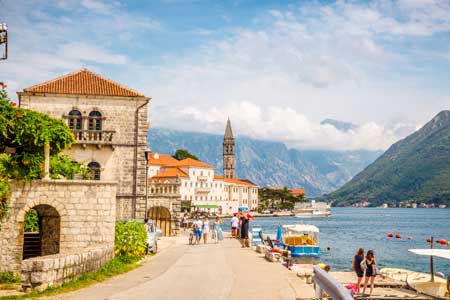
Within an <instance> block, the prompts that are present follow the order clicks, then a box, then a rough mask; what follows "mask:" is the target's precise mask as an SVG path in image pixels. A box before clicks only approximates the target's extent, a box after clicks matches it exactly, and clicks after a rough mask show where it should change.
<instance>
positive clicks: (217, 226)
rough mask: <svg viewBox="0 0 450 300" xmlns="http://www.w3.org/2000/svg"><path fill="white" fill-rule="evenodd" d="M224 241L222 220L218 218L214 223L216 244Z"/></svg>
mask: <svg viewBox="0 0 450 300" xmlns="http://www.w3.org/2000/svg"><path fill="white" fill-rule="evenodd" d="M222 239H223V234H222V220H221V219H220V218H219V217H218V216H217V217H216V220H215V221H214V241H215V242H216V244H217V243H218V242H219V241H221V240H222Z"/></svg>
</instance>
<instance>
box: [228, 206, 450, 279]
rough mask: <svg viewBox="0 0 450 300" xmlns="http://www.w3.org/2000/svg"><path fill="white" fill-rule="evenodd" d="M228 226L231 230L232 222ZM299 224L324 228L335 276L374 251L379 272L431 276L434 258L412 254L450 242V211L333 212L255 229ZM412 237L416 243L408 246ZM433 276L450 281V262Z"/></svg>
mask: <svg viewBox="0 0 450 300" xmlns="http://www.w3.org/2000/svg"><path fill="white" fill-rule="evenodd" d="M224 223H225V224H224V225H225V226H226V227H228V226H229V222H228V221H225V222H224ZM297 223H304V224H311V225H315V226H317V227H318V228H319V230H320V238H319V243H320V248H321V251H322V256H321V259H320V260H321V261H323V262H326V263H328V264H329V265H330V266H331V268H332V270H335V271H350V270H351V264H352V259H353V256H354V255H355V254H356V251H357V249H358V248H359V247H362V248H364V250H366V251H367V250H369V249H372V250H374V252H375V256H376V259H377V262H378V265H379V267H380V268H383V267H390V268H404V269H410V270H415V271H419V272H429V270H430V259H429V257H428V256H419V255H416V254H413V253H410V252H408V249H412V248H420V249H422V248H429V247H430V246H429V244H428V243H427V242H426V240H427V239H428V238H430V237H431V236H433V237H434V239H435V240H440V239H445V240H447V241H450V209H419V208H417V209H407V208H405V209H403V208H332V216H331V217H328V218H301V219H300V218H296V217H267V218H256V219H255V220H254V221H252V222H251V223H250V224H251V225H250V226H251V227H261V228H262V229H263V232H264V233H272V234H273V233H276V229H277V226H278V224H282V225H287V224H297ZM389 233H393V234H394V236H395V234H397V233H398V234H401V236H402V239H396V238H388V237H387V235H388V234H389ZM409 236H410V237H412V240H408V237H409ZM434 247H435V248H438V249H449V250H450V246H441V245H439V244H434ZM328 248H329V250H327V249H328ZM434 270H435V272H443V273H444V274H445V275H446V276H448V275H450V260H446V259H443V258H434Z"/></svg>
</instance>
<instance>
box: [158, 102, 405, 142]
mask: <svg viewBox="0 0 450 300" xmlns="http://www.w3.org/2000/svg"><path fill="white" fill-rule="evenodd" d="M165 115H172V116H173V115H177V116H178V117H177V118H175V119H174V118H170V119H167V118H165ZM228 116H231V120H232V124H233V126H234V129H235V132H237V133H238V134H240V135H248V136H251V137H254V138H257V139H269V140H272V139H274V137H276V139H277V140H278V141H282V142H284V143H286V145H288V146H290V147H293V148H301V149H305V148H306V149H308V148H310V149H333V150H355V149H369V150H384V149H386V148H387V147H389V146H390V145H391V144H392V143H394V142H395V141H397V140H398V139H399V136H398V135H397V132H396V131H397V130H399V128H400V127H397V128H385V127H383V126H380V125H378V124H376V123H374V122H368V123H365V124H362V125H360V126H357V127H356V129H355V130H349V131H347V132H343V131H340V130H338V129H336V128H335V127H333V126H331V125H321V124H320V123H316V122H313V121H312V120H310V119H309V118H308V117H306V116H305V115H303V114H301V113H299V112H297V111H295V110H294V109H292V108H289V107H284V108H283V107H279V106H268V107H262V106H260V105H257V104H255V103H251V102H245V101H244V102H239V103H237V102H233V103H229V104H227V105H226V106H225V107H216V106H214V107H210V108H207V109H205V110H204V109H197V108H193V107H173V108H172V109H169V110H168V111H165V114H164V115H155V116H153V119H154V121H155V122H160V121H163V122H164V124H165V125H167V126H168V127H175V128H183V129H184V130H193V131H198V128H199V127H201V128H202V130H203V131H206V132H209V133H219V134H222V133H223V130H224V120H226V119H227V117H228ZM218 120H221V121H218ZM236 129H238V130H236ZM402 137H403V136H402Z"/></svg>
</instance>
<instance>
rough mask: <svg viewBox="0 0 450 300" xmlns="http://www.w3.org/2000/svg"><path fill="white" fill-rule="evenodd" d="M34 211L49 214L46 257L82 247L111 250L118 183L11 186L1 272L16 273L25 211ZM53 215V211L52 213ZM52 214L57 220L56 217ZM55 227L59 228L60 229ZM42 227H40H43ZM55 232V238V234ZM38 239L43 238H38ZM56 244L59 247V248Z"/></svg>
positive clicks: (1, 232) (1, 233) (1, 238)
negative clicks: (49, 254)
mask: <svg viewBox="0 0 450 300" xmlns="http://www.w3.org/2000/svg"><path fill="white" fill-rule="evenodd" d="M34 207H37V208H38V209H37V210H38V212H39V211H40V210H41V209H42V208H44V211H47V212H50V211H52V210H51V209H50V208H49V207H51V208H52V209H53V210H54V212H52V213H49V214H47V216H46V217H48V220H47V225H48V226H47V228H48V229H45V228H43V229H44V231H45V232H42V233H41V236H42V238H45V237H46V236H47V237H48V239H50V241H51V244H50V245H47V246H44V245H43V247H44V249H46V251H47V253H51V254H55V251H56V250H55V249H57V247H59V253H60V254H65V253H72V252H73V251H76V250H80V249H83V248H85V247H92V246H102V247H106V248H110V247H113V246H114V228H115V219H116V183H115V182H105V181H93V180H36V181H33V182H31V183H23V182H15V183H13V184H12V185H11V200H10V205H9V212H8V216H7V217H6V218H5V219H4V220H3V221H2V222H1V224H0V226H1V229H0V272H5V271H12V272H15V273H19V272H20V270H21V263H22V251H23V242H24V239H23V223H24V218H25V213H26V212H27V211H28V210H30V209H31V208H34ZM55 212H56V213H55ZM56 214H58V215H59V218H56ZM58 224H59V226H60V227H59V228H57V227H58ZM43 225H44V224H43ZM58 232H59V241H58V240H57V238H58V235H56V238H55V233H58ZM42 238H41V239H42ZM58 243H59V244H58Z"/></svg>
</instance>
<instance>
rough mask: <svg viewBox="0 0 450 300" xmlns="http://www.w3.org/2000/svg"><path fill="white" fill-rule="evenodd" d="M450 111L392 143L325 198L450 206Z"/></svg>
mask: <svg viewBox="0 0 450 300" xmlns="http://www.w3.org/2000/svg"><path fill="white" fill-rule="evenodd" d="M449 158H450V111H448V110H447V111H442V112H440V113H439V114H438V115H436V116H435V117H434V118H433V119H432V120H431V121H430V122H428V123H427V124H425V126H423V127H422V128H421V129H420V130H418V131H416V132H414V133H413V134H411V135H409V136H408V137H406V138H404V139H402V140H400V141H399V142H397V143H395V144H393V145H392V146H391V147H390V148H389V149H388V150H387V151H386V152H385V153H384V154H383V155H382V156H380V157H379V158H378V159H377V160H376V161H375V162H374V163H372V164H371V165H369V166H368V167H367V168H366V169H364V170H363V171H362V172H361V173H359V174H358V175H356V176H355V177H354V178H353V179H352V180H351V181H350V182H348V183H347V184H345V185H344V186H343V187H341V188H340V189H339V190H337V191H335V192H333V193H331V194H329V195H327V196H326V198H329V199H333V200H335V204H336V205H338V206H344V205H349V204H352V203H356V202H360V201H363V200H367V201H369V202H370V204H371V205H380V204H382V203H398V202H400V201H411V202H424V203H436V204H450V159H449Z"/></svg>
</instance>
